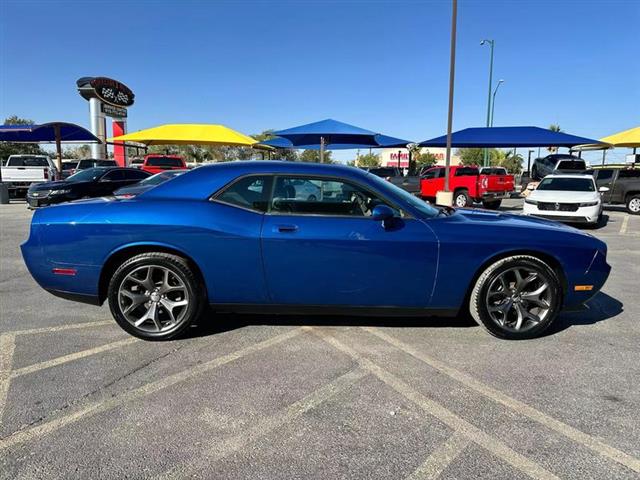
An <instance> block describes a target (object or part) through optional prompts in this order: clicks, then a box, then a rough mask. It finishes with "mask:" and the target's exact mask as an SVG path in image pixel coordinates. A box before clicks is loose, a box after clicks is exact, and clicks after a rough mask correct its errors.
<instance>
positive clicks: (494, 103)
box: [490, 79, 504, 127]
mask: <svg viewBox="0 0 640 480" xmlns="http://www.w3.org/2000/svg"><path fill="white" fill-rule="evenodd" d="M503 83H504V80H502V79H500V80H498V84H497V85H496V88H495V90H494V91H493V97H492V99H491V122H490V123H491V125H490V126H492V127H493V112H495V110H496V93H498V88H500V85H502V84H503Z"/></svg>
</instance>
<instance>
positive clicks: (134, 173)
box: [121, 170, 149, 180]
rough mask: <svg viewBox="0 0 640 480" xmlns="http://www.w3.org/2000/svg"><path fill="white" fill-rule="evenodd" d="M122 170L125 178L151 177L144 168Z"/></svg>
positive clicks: (139, 178) (140, 178)
mask: <svg viewBox="0 0 640 480" xmlns="http://www.w3.org/2000/svg"><path fill="white" fill-rule="evenodd" d="M121 172H122V173H123V178H124V179H125V180H142V179H143V178H147V177H149V174H148V173H147V172H143V171H142V170H121Z"/></svg>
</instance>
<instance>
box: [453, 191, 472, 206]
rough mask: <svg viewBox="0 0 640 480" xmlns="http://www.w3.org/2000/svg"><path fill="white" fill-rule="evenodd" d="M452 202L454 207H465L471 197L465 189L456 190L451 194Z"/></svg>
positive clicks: (469, 202)
mask: <svg viewBox="0 0 640 480" xmlns="http://www.w3.org/2000/svg"><path fill="white" fill-rule="evenodd" d="M453 204H454V206H456V207H460V208H462V207H466V206H468V205H470V204H471V198H470V197H469V192H467V191H466V190H458V191H457V192H456V193H455V194H454V195H453Z"/></svg>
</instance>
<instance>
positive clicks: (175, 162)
mask: <svg viewBox="0 0 640 480" xmlns="http://www.w3.org/2000/svg"><path fill="white" fill-rule="evenodd" d="M187 168H188V167H187V164H186V163H185V161H184V158H182V157H181V156H180V155H158V154H149V155H145V156H144V161H143V162H142V166H141V167H140V169H141V170H144V171H145V172H149V173H151V174H156V173H160V172H165V171H167V170H186V169H187Z"/></svg>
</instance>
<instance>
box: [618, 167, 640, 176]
mask: <svg viewBox="0 0 640 480" xmlns="http://www.w3.org/2000/svg"><path fill="white" fill-rule="evenodd" d="M618 178H640V169H639V170H620V173H618Z"/></svg>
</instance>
